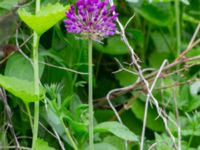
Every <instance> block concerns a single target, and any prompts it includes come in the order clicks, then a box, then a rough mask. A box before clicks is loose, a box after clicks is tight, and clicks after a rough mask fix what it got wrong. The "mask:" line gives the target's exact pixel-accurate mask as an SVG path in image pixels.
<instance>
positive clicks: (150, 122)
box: [132, 100, 165, 131]
mask: <svg viewBox="0 0 200 150" xmlns="http://www.w3.org/2000/svg"><path fill="white" fill-rule="evenodd" d="M144 109H145V103H143V102H141V101H139V100H137V101H135V102H134V103H133V105H132V111H133V112H134V114H135V116H136V117H137V118H138V119H140V120H141V121H143V118H144ZM157 117H158V114H157V112H156V110H155V109H152V108H150V107H149V109H148V116H147V124H146V126H147V127H148V128H150V129H152V130H154V131H164V130H165V128H164V124H163V122H162V120H161V119H160V118H158V119H156V118H157Z"/></svg>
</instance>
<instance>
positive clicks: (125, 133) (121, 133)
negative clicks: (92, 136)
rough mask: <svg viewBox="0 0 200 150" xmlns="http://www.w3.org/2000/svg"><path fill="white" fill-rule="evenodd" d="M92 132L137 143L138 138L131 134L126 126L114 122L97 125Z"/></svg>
mask: <svg viewBox="0 0 200 150" xmlns="http://www.w3.org/2000/svg"><path fill="white" fill-rule="evenodd" d="M94 132H110V133H112V134H114V135H115V136H117V137H119V138H121V139H124V140H128V141H135V142H137V141H138V137H137V136H136V135H135V134H134V133H133V132H131V131H130V130H129V129H128V128H127V127H126V126H124V125H122V124H120V123H119V122H115V121H111V122H103V123H100V124H98V125H97V126H96V127H95V128H94Z"/></svg>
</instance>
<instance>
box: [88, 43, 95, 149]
mask: <svg viewBox="0 0 200 150" xmlns="http://www.w3.org/2000/svg"><path fill="white" fill-rule="evenodd" d="M92 78H93V69H92V40H89V41H88V80H89V82H88V84H89V85H88V92H89V96H88V104H89V150H94V142H93V139H94V133H93V90H92V84H93V83H92Z"/></svg>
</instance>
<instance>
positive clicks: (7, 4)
mask: <svg viewBox="0 0 200 150" xmlns="http://www.w3.org/2000/svg"><path fill="white" fill-rule="evenodd" d="M18 2H19V0H3V1H1V2H0V8H4V9H7V10H10V9H12V8H13V7H15V6H17V3H18Z"/></svg>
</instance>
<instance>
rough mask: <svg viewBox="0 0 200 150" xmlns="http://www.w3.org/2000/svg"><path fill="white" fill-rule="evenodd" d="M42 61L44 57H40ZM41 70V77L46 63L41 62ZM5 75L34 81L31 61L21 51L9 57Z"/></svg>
mask: <svg viewBox="0 0 200 150" xmlns="http://www.w3.org/2000/svg"><path fill="white" fill-rule="evenodd" d="M40 61H44V59H43V57H40ZM13 64H15V65H13ZM39 70H40V77H41V76H42V73H43V70H44V64H39ZM5 75H6V76H9V77H16V78H18V79H24V80H29V81H33V78H34V77H33V67H32V65H31V63H30V62H29V61H28V60H27V59H26V58H24V57H23V56H22V55H21V54H19V53H15V54H13V55H12V56H11V57H9V59H8V61H7V64H6V68H5Z"/></svg>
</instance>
